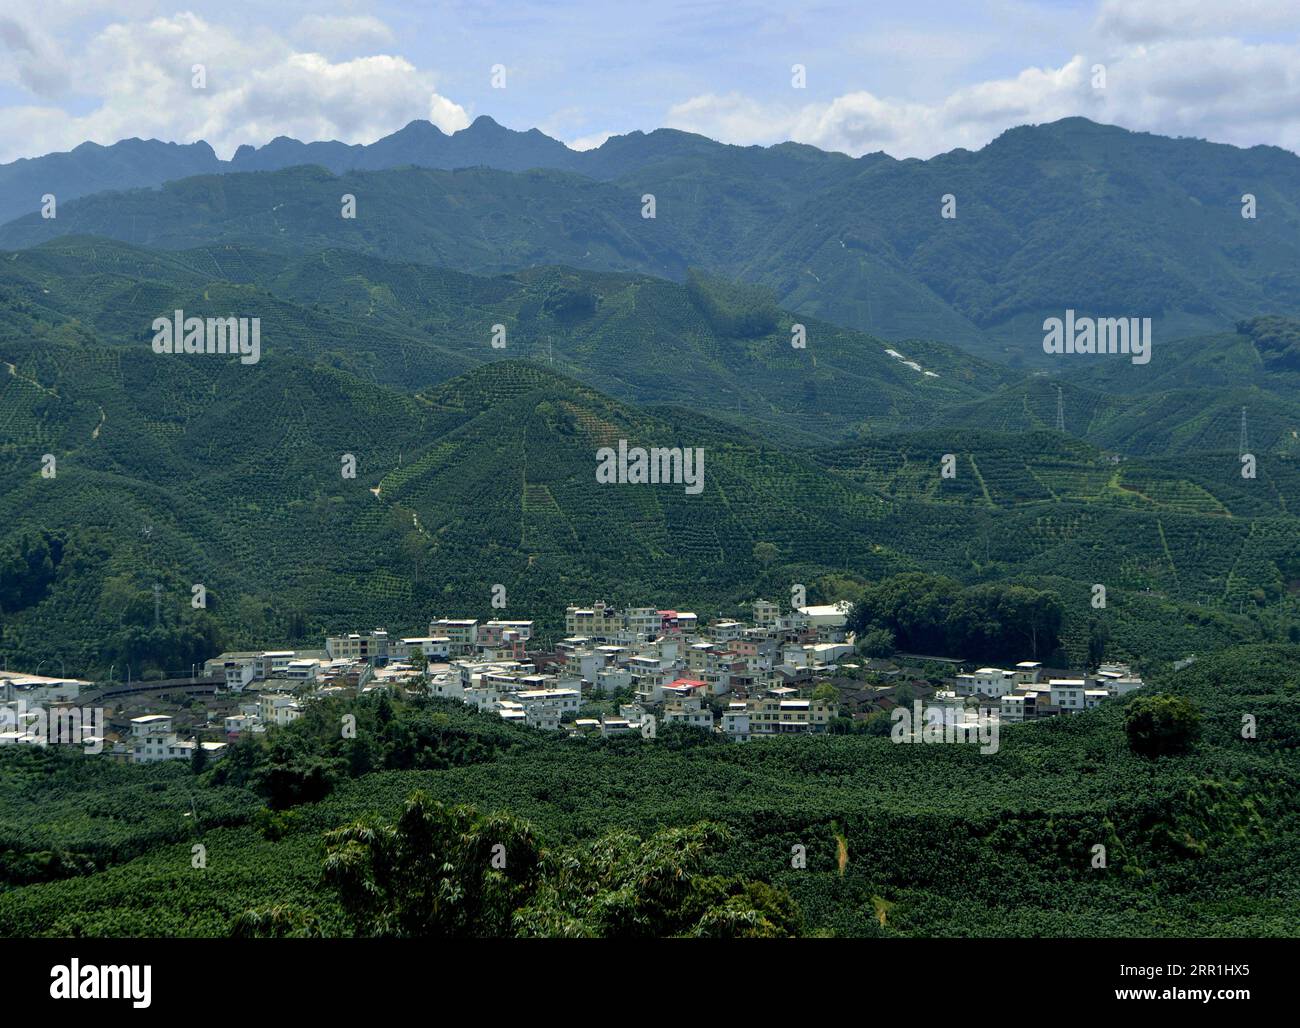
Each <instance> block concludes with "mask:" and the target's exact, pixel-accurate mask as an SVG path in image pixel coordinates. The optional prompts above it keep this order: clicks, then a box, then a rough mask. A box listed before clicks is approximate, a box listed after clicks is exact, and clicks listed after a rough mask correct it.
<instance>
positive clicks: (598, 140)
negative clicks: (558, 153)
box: [564, 132, 614, 150]
mask: <svg viewBox="0 0 1300 1028" xmlns="http://www.w3.org/2000/svg"><path fill="white" fill-rule="evenodd" d="M613 134H614V133H612V132H593V133H592V134H591V135H589V136H579V137H578V138H577V139H570V140H567V141H565V144H564V145H565V146H567V147H568V148H569V149H570V150H594V149H596V147H598V146H601V145H603V144H604V142H605V140H607V139H608V138H609V137H610V136H612V135H613Z"/></svg>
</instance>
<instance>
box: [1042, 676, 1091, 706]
mask: <svg viewBox="0 0 1300 1028" xmlns="http://www.w3.org/2000/svg"><path fill="white" fill-rule="evenodd" d="M1047 684H1048V686H1049V687H1050V689H1051V697H1052V699H1051V703H1052V706H1053V707H1059V708H1060V710H1061V711H1062V712H1063V713H1073V712H1075V711H1079V710H1084V709H1085V707H1086V703H1085V697H1084V693H1085V691H1086V688H1087V685H1086V683H1085V682H1084V680H1083V679H1082V678H1053V679H1051V681H1049V682H1048V683H1047Z"/></svg>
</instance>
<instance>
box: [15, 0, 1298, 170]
mask: <svg viewBox="0 0 1300 1028" xmlns="http://www.w3.org/2000/svg"><path fill="white" fill-rule="evenodd" d="M196 63H198V64H203V65H204V67H205V69H206V73H207V82H206V86H205V88H203V89H201V90H197V89H194V88H193V87H192V84H191V68H192V66H193V65H194V64H196ZM795 64H801V65H803V66H804V67H805V69H806V87H805V88H802V89H796V88H794V87H793V85H792V72H791V68H792V66H793V65H795ZM494 65H503V66H504V67H505V69H506V71H505V82H506V85H505V88H504V89H500V88H493V86H492V81H491V75H492V71H491V69H492V67H493V66H494ZM1097 65H1104V67H1105V84H1104V86H1103V87H1100V88H1099V87H1098V86H1097V84H1096V83H1097V77H1096V73H1095V71H1094V69H1095V67H1096V66H1097ZM480 114H489V115H491V116H492V117H494V118H496V119H497V120H498V121H500V122H501V123H503V124H505V125H509V126H510V127H512V128H532V127H537V128H540V129H542V130H543V131H545V132H547V133H549V134H550V135H553V136H556V137H557V138H559V139H562V140H564V141H565V142H566V143H569V144H570V145H574V146H578V147H587V146H591V145H595V144H597V143H599V142H600V141H601V140H602V139H604V138H605V137H606V136H608V135H610V134H612V133H622V132H628V131H631V130H633V129H644V130H650V129H654V128H658V127H661V126H671V127H676V128H682V129H687V130H690V131H696V132H701V133H703V134H705V135H709V136H711V137H713V138H716V139H722V140H725V141H728V142H736V143H762V144H767V143H773V142H778V141H781V140H785V139H795V140H798V141H801V142H807V143H811V144H813V145H816V146H820V147H823V148H825V149H835V150H843V151H845V152H847V153H852V154H855V155H856V154H860V153H864V152H869V151H874V150H885V151H886V152H888V153H891V154H893V155H895V156H898V157H908V156H919V157H928V156H931V155H933V154H934V153H938V152H941V151H944V150H949V149H952V148H953V147H956V146H966V147H970V148H975V147H978V146H982V145H983V144H984V143H986V142H988V141H989V140H990V139H992V138H993V137H994V136H996V135H997V134H998V133H999V132H1001V131H1003V130H1004V129H1006V128H1009V127H1011V126H1013V125H1017V124H1024V123H1027V122H1042V121H1051V120H1055V119H1057V118H1061V117H1065V116H1068V115H1072V114H1082V115H1085V116H1088V117H1092V118H1094V119H1096V120H1099V121H1106V122H1111V123H1114V124H1120V125H1125V126H1127V127H1131V128H1136V129H1143V130H1147V131H1155V132H1161V133H1164V134H1168V135H1193V136H1201V137H1205V138H1209V139H1213V140H1218V141H1222V142H1229V143H1235V144H1238V145H1247V146H1248V145H1254V144H1257V143H1270V144H1274V145H1279V146H1285V147H1287V148H1288V149H1291V150H1300V2H1298V0H1235V2H1234V3H1232V4H1222V3H1207V2H1191V0H1088V2H1067V0H1055V2H1052V0H1037V2H1033V0H1002V2H988V3H982V2H978V0H975V2H971V0H960V2H939V3H927V2H923V0H913V2H896V0H885V2H875V3H873V2H858V3H839V2H832V3H818V2H816V0H812V2H805V3H777V2H767V0H761V2H746V0H728V2H714V0H693V2H686V0H668V2H657V3H614V2H607V0H606V2H576V3H565V2H548V3H540V2H518V0H476V2H445V3H420V2H418V0H417V2H401V3H370V4H361V3H329V2H324V3H305V2H299V0H285V2H279V3H276V4H266V3H258V4H252V3H245V2H240V0H225V2H220V3H209V2H197V3H191V4H186V5H182V6H177V5H175V4H167V3H155V2H151V0H112V2H99V0H83V2H71V0H6V4H5V7H4V9H3V11H2V12H0V160H3V161H7V160H12V159H14V158H17V157H22V156H34V155H36V154H40V153H46V152H49V151H51V150H59V149H69V148H71V147H72V146H75V145H76V144H77V143H79V142H82V141H84V140H86V139H91V140H94V141H96V142H101V143H108V142H113V141H114V140H116V139H120V138H123V137H126V136H144V137H156V138H161V139H168V140H174V141H178V142H191V141H194V140H197V139H206V140H207V141H208V142H210V143H212V145H213V146H214V147H215V148H216V149H217V152H218V153H219V154H221V155H222V156H229V155H230V153H231V152H233V150H234V148H235V147H236V146H237V145H239V144H240V143H244V142H250V143H254V144H261V143H264V142H266V141H267V140H269V139H271V138H274V137H275V136H276V135H281V134H283V135H292V136H296V137H297V138H300V139H326V138H329V139H342V140H345V141H347V142H371V141H373V140H374V139H376V138H378V137H380V136H382V135H385V134H387V133H389V132H392V131H394V130H396V129H398V128H400V127H401V126H402V125H404V124H406V123H407V122H408V121H410V120H412V119H414V118H430V119H431V120H433V121H434V122H435V123H437V124H439V125H440V127H442V128H443V129H444V130H447V131H454V130H456V129H458V128H461V127H463V126H464V125H465V124H468V122H469V121H470V120H472V119H473V118H474V117H476V116H478V115H480Z"/></svg>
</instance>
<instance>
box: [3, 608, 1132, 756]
mask: <svg viewBox="0 0 1300 1028" xmlns="http://www.w3.org/2000/svg"><path fill="white" fill-rule="evenodd" d="M849 610H850V606H849V604H847V603H838V604H827V605H820V606H818V605H814V606H804V607H795V608H792V609H790V610H789V611H785V612H783V611H782V610H781V608H780V606H779V605H778V604H776V603H773V602H770V601H767V600H762V599H760V600H755V601H754V602H753V603H752V604H751V605H749V607H748V612H749V615H750V616H749V620H748V621H740V620H735V619H731V618H725V617H722V616H719V617H716V618H713V619H710V620H709V621H708V622H707V623H706V624H701V623H700V619H699V617H698V616H697V615H696V614H694V613H692V612H688V611H677V610H661V609H659V608H656V607H627V608H623V609H618V608H616V607H615V606H612V605H609V604H607V603H605V602H597V603H594V604H592V605H591V606H587V607H580V606H569V607H567V608H566V610H565V612H564V627H565V636H564V638H562V639H560V640H559V642H558V643H556V644H555V645H554V646H553V647H546V648H543V647H541V646H539V645H537V641H536V640H535V639H534V622H533V621H530V620H498V619H491V620H486V621H480V620H478V619H472V618H442V617H435V618H433V619H431V621H430V622H429V625H428V629H427V634H425V635H419V636H402V637H392V636H390V635H389V633H388V632H387V631H385V630H383V629H373V630H370V631H366V632H352V633H347V634H341V635H332V636H328V637H327V638H326V640H325V647H324V649H323V650H294V649H280V650H259V651H248V652H229V653H222V654H220V655H219V656H217V657H213V658H212V659H210V660H208V661H207V662H206V663H205V664H204V665H203V674H202V676H201V677H200V676H198V675H197V674H195V675H194V676H193V677H192V678H191V679H190V680H188V681H187V680H183V679H179V680H174V681H172V682H168V683H157V684H154V683H135V684H134V687H133V688H124V687H122V686H121V685H120V684H117V683H113V684H110V685H109V686H107V687H104V686H96V684H95V683H92V682H86V681H81V680H78V679H68V678H52V677H42V676H39V675H28V674H21V673H17V672H10V671H5V672H0V745H15V744H17V745H22V744H28V745H48V744H50V743H60V742H69V741H72V742H77V743H79V744H80V745H81V746H82V747H83V748H85V749H86V751H87V752H92V753H96V754H101V753H102V754H104V755H106V756H107V757H109V758H110V759H115V760H120V761H124V762H130V763H153V762H157V761H165V760H191V761H193V760H194V759H195V750H196V748H199V747H201V748H202V750H203V754H204V757H205V758H208V759H212V760H216V759H220V758H221V757H222V756H223V755H224V754H225V752H227V750H228V748H229V747H230V746H231V745H233V744H235V743H237V742H238V741H239V740H240V738H242V737H243V736H245V735H248V734H254V735H256V734H261V733H265V732H266V731H267V730H268V729H270V728H272V727H274V726H283V725H287V724H289V723H290V722H292V721H294V720H296V719H297V718H298V717H300V716H302V714H303V712H304V709H305V707H306V705H307V704H308V703H310V702H311V701H312V700H314V699H324V698H329V697H335V698H340V699H351V698H354V697H356V696H359V695H364V694H367V693H372V692H375V691H377V690H389V691H392V692H393V693H395V694H398V695H401V696H404V697H408V698H410V697H419V696H424V697H430V698H438V699H445V700H456V701H458V702H461V703H464V704H467V705H470V706H472V707H475V708H477V709H478V710H480V711H484V712H488V713H495V714H496V715H498V716H499V717H500V718H502V719H503V720H505V721H508V722H512V723H517V724H520V725H524V726H526V727H528V728H531V729H537V730H541V731H550V732H564V733H567V734H569V735H572V736H595V737H612V736H621V735H636V736H640V737H642V738H645V739H653V738H655V737H656V736H657V733H658V732H659V731H660V730H661V729H664V728H667V727H669V726H673V725H684V726H689V727H691V728H695V729H698V730H701V731H705V732H711V733H715V734H717V735H719V736H722V737H725V738H726V739H729V740H734V741H736V742H747V741H749V740H751V739H754V738H762V737H766V736H773V735H784V734H791V733H812V734H817V733H825V732H829V731H836V732H842V731H861V730H863V729H864V727H866V726H868V725H870V724H871V722H873V721H877V720H878V719H880V718H881V717H882V715H888V714H889V713H890V712H897V711H898V708H905V707H907V706H909V705H920V704H924V705H925V707H926V708H927V709H928V710H929V711H939V712H941V719H942V721H943V722H945V723H948V724H955V725H958V726H960V725H963V724H967V725H973V724H975V723H976V721H981V722H983V721H987V720H989V719H990V718H991V719H993V720H995V721H996V722H998V723H1001V724H1012V723H1021V722H1028V721H1034V720H1037V719H1040V718H1046V717H1053V716H1057V715H1061V714H1069V713H1074V712H1078V711H1082V710H1087V709H1090V708H1092V707H1095V706H1097V705H1099V704H1101V703H1103V702H1105V701H1106V700H1108V699H1112V698H1114V697H1118V696H1123V695H1125V694H1127V693H1129V692H1131V691H1133V690H1134V689H1138V688H1141V687H1142V685H1143V681H1142V679H1141V677H1140V676H1138V675H1136V674H1134V672H1133V671H1132V670H1131V668H1130V667H1129V666H1128V665H1127V664H1119V663H1113V664H1102V665H1101V666H1099V667H1098V668H1096V669H1095V670H1094V671H1093V672H1092V673H1090V674H1088V675H1086V676H1085V675H1080V674H1078V673H1071V672H1069V671H1068V670H1066V669H1060V668H1050V667H1045V666H1044V665H1043V664H1042V663H1040V662H1037V661H1029V660H1027V661H1022V662H1020V663H1018V664H1016V665H1015V666H1014V667H1012V668H999V667H979V668H974V669H973V670H969V671H963V670H961V666H962V662H961V661H960V660H959V659H957V658H951V657H925V656H919V655H906V654H895V655H894V656H893V657H891V658H889V659H881V658H870V659H868V658H865V657H863V656H862V655H861V654H860V653H859V652H858V648H857V646H856V640H855V638H854V636H853V635H852V633H850V632H849V631H848V630H847V627H846V623H847V620H848V615H849ZM918 709H919V707H918ZM883 723H884V724H888V719H887V718H885V720H884V722H883Z"/></svg>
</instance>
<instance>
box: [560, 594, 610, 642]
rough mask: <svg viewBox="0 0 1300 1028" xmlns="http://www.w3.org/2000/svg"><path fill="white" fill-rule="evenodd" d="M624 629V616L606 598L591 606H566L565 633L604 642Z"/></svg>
mask: <svg viewBox="0 0 1300 1028" xmlns="http://www.w3.org/2000/svg"><path fill="white" fill-rule="evenodd" d="M622 629H623V618H622V617H621V616H620V615H619V612H618V611H617V610H615V609H614V608H613V607H611V606H608V605H607V604H606V603H605V601H604V600H601V601H599V602H598V603H595V604H593V605H592V606H590V607H566V608H565V610H564V634H565V635H581V636H586V637H587V638H589V639H595V640H598V641H601V642H603V641H604V640H606V639H609V638H612V637H614V636H616V635H617V634H618V633H619V632H621V631H622Z"/></svg>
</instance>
